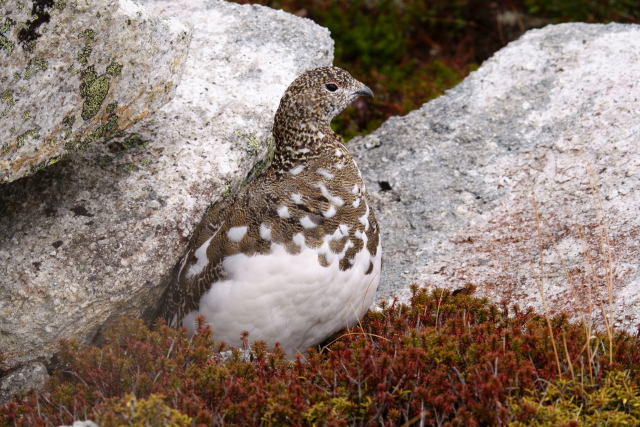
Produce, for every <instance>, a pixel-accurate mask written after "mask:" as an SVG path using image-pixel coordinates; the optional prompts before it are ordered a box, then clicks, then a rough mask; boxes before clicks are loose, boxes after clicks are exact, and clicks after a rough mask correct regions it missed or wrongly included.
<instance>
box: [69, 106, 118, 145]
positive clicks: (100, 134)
mask: <svg viewBox="0 0 640 427" xmlns="http://www.w3.org/2000/svg"><path fill="white" fill-rule="evenodd" d="M119 131H120V128H119V127H118V116H116V115H115V114H111V115H109V118H108V119H107V121H106V122H105V123H104V124H103V125H102V126H100V127H98V128H97V129H96V130H95V131H93V132H92V133H91V134H89V135H88V136H86V137H84V138H75V139H74V140H72V141H69V142H67V143H66V144H65V149H66V150H67V151H78V150H83V149H84V148H86V147H87V146H88V145H90V144H93V143H94V142H96V141H98V140H100V139H105V138H106V139H108V138H111V137H113V136H114V135H116V134H117V133H118V132H119Z"/></svg>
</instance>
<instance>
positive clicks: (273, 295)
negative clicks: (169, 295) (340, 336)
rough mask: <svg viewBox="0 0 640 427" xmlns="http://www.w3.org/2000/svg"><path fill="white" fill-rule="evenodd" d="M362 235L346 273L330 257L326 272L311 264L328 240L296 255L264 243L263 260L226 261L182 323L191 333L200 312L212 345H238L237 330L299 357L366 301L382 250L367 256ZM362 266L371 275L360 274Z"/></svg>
mask: <svg viewBox="0 0 640 427" xmlns="http://www.w3.org/2000/svg"><path fill="white" fill-rule="evenodd" d="M363 237H364V246H363V249H362V250H361V251H360V252H359V253H358V254H357V255H356V256H355V258H354V263H353V265H352V267H351V268H350V269H349V270H346V271H341V270H340V269H339V267H338V264H339V257H338V256H333V257H327V260H328V261H329V262H330V264H329V266H327V267H323V266H321V265H320V264H319V263H318V254H319V253H326V250H327V249H328V240H329V239H326V241H325V243H324V244H323V245H322V246H321V247H320V248H317V249H312V248H309V247H307V246H306V245H304V244H303V245H302V250H301V252H300V253H299V254H296V255H292V254H289V253H287V251H286V250H285V249H284V247H283V246H282V245H280V244H277V243H272V246H271V249H272V251H271V253H270V254H268V255H256V256H251V257H249V256H247V255H244V254H237V255H233V256H230V257H228V258H226V259H225V260H224V262H223V268H224V270H225V272H226V274H227V277H228V279H226V280H222V281H219V282H216V283H215V284H213V286H212V287H211V289H210V290H209V291H207V292H206V293H205V294H204V295H203V296H202V298H201V299H200V305H199V308H198V310H196V311H192V312H191V313H189V314H188V315H187V316H185V318H184V319H183V326H184V327H186V328H187V329H188V330H189V332H191V333H194V331H195V319H196V317H197V316H198V315H200V314H202V315H204V317H205V319H206V321H207V322H208V323H209V325H211V327H212V329H213V331H214V335H213V338H214V340H216V341H225V342H226V343H228V344H229V345H232V346H238V345H240V343H241V341H240V336H241V334H242V332H243V331H248V332H249V339H250V341H265V342H266V343H267V344H269V345H270V346H272V345H273V344H275V342H276V341H278V342H280V344H281V345H282V348H283V349H284V351H285V352H286V353H287V354H288V355H289V356H292V355H293V354H295V353H296V352H303V351H304V350H306V349H307V348H308V347H310V346H313V345H315V344H318V343H320V342H322V341H323V340H324V339H326V338H328V337H329V336H330V335H332V334H333V333H335V332H337V331H339V330H340V329H343V328H346V327H350V326H353V325H354V324H355V323H356V321H357V320H358V319H359V318H361V317H362V316H363V315H364V314H365V313H366V311H367V310H368V309H369V307H370V306H371V304H372V303H373V300H374V297H375V293H376V289H377V287H378V282H379V280H380V265H381V254H382V250H381V247H380V246H378V250H377V252H376V255H375V257H372V256H371V254H370V253H369V251H368V250H367V249H366V243H367V242H366V235H365V236H363ZM298 241H299V242H300V240H298ZM301 243H302V242H301ZM370 262H373V271H372V272H371V273H369V274H366V275H365V272H366V271H367V269H368V268H369V265H370V264H369V263H370Z"/></svg>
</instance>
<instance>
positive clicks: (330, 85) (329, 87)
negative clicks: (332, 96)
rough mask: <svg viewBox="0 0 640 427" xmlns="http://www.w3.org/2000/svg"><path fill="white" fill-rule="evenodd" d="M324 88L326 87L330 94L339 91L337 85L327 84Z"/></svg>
mask: <svg viewBox="0 0 640 427" xmlns="http://www.w3.org/2000/svg"><path fill="white" fill-rule="evenodd" d="M324 87H326V88H327V90H328V91H329V92H335V91H337V90H338V85H337V84H335V83H327V84H326V85H324Z"/></svg>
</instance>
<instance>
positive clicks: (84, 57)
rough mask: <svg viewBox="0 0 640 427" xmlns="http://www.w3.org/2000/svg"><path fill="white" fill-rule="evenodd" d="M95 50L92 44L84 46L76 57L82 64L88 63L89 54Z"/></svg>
mask: <svg viewBox="0 0 640 427" xmlns="http://www.w3.org/2000/svg"><path fill="white" fill-rule="evenodd" d="M91 52H93V48H92V47H91V46H85V47H83V48H82V51H81V52H80V53H79V54H78V56H77V57H76V59H77V60H78V62H79V63H81V64H82V65H87V64H88V63H89V56H90V55H91Z"/></svg>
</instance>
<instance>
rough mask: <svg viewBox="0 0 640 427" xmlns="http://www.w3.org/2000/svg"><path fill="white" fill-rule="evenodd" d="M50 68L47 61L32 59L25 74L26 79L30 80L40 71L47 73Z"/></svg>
mask: <svg viewBox="0 0 640 427" xmlns="http://www.w3.org/2000/svg"><path fill="white" fill-rule="evenodd" d="M48 67H49V64H48V63H47V61H46V60H44V59H42V58H32V59H31V60H29V63H28V64H27V68H26V69H25V72H24V79H25V80H29V79H30V78H31V77H32V76H33V75H34V74H35V73H37V72H38V71H45V70H46V69H47V68H48Z"/></svg>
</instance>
